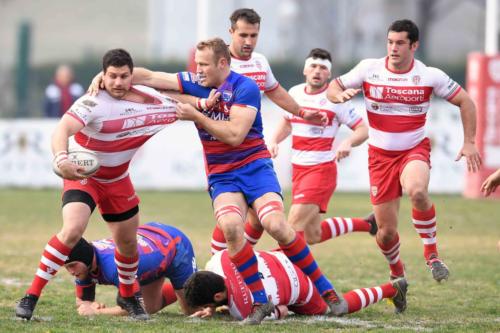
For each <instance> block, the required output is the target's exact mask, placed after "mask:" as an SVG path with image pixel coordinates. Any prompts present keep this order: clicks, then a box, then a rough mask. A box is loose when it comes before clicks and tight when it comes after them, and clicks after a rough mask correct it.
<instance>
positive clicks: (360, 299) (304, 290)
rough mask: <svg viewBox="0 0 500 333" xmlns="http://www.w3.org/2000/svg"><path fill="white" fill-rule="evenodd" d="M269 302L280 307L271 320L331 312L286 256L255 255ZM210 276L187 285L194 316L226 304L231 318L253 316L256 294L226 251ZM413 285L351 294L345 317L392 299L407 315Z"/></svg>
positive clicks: (217, 258) (399, 281) (210, 267)
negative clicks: (249, 287) (408, 299)
mask: <svg viewBox="0 0 500 333" xmlns="http://www.w3.org/2000/svg"><path fill="white" fill-rule="evenodd" d="M255 255H256V257H257V260H258V263H259V271H260V274H261V275H262V281H263V283H264V286H265V290H266V292H267V297H268V298H269V299H270V301H271V302H273V303H274V305H275V310H274V313H273V314H271V316H270V318H273V319H282V318H284V317H285V316H286V315H287V314H288V311H289V310H290V311H293V312H294V313H296V314H301V315H325V314H329V313H330V309H329V307H328V305H327V304H326V302H325V301H324V300H323V298H322V297H321V296H320V294H319V292H318V290H317V289H316V287H315V286H314V284H313V283H312V282H311V280H310V279H309V277H307V275H305V274H304V273H303V272H302V271H301V270H300V269H299V268H298V267H297V266H295V265H294V264H293V263H292V262H291V261H290V260H289V259H288V258H287V257H286V256H285V255H284V254H283V253H281V252H277V251H272V252H266V251H255ZM206 268H207V270H206V271H199V272H196V273H194V274H193V275H192V276H191V277H190V278H189V279H188V280H187V281H186V283H185V284H184V295H185V298H186V302H187V304H188V305H189V306H191V307H192V308H197V309H198V311H197V312H195V313H194V314H193V315H192V316H194V317H201V318H205V317H210V316H212V315H213V314H214V312H215V308H216V307H218V306H223V305H226V306H227V307H228V309H229V313H230V315H231V316H232V317H234V318H236V319H238V320H243V319H245V318H246V317H247V316H248V315H250V313H251V311H252V293H251V292H250V290H249V289H248V287H247V286H246V285H245V282H244V280H243V278H242V277H241V275H240V273H239V272H238V270H237V269H236V268H235V266H234V265H232V264H231V261H230V259H229V255H228V253H227V251H226V250H224V251H221V252H218V253H216V254H215V255H214V256H213V257H212V258H211V259H210V261H209V262H208V263H207V267H206ZM407 289H408V283H407V281H406V279H404V278H400V279H397V280H393V281H391V282H388V283H385V284H382V285H379V286H376V287H372V288H361V289H355V290H351V291H349V292H347V293H345V294H344V295H343V297H344V299H345V300H346V302H347V307H346V308H345V309H344V312H343V313H342V314H341V315H343V314H347V313H353V312H357V311H359V310H361V309H362V308H365V307H367V306H369V305H371V304H374V303H377V302H378V301H380V300H382V299H384V298H390V299H392V301H393V303H394V306H395V307H396V309H395V312H396V313H402V312H404V311H405V310H406V292H407Z"/></svg>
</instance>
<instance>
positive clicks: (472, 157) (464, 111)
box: [450, 89, 482, 172]
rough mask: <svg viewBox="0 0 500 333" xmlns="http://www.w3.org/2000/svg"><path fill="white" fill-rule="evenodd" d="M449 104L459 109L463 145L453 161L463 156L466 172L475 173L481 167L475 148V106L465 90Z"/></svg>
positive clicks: (479, 156) (479, 157)
mask: <svg viewBox="0 0 500 333" xmlns="http://www.w3.org/2000/svg"><path fill="white" fill-rule="evenodd" d="M450 103H452V104H454V105H456V106H458V107H459V108H460V116H461V118H462V125H463V129H464V144H463V146H462V148H461V149H460V151H459V152H458V155H457V158H456V159H455V161H458V160H460V159H461V158H462V156H465V158H466V160H467V170H469V172H476V171H478V170H479V168H480V167H481V164H482V161H481V155H479V151H478V150H477V147H476V106H475V105H474V102H473V101H472V99H471V98H470V96H469V94H468V93H467V92H466V91H465V90H463V89H462V90H460V92H459V93H458V94H457V95H456V96H455V97H453V98H452V99H451V100H450Z"/></svg>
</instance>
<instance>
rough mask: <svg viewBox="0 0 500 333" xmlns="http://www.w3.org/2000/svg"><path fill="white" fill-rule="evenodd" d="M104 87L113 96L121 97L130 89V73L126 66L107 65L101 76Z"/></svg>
mask: <svg viewBox="0 0 500 333" xmlns="http://www.w3.org/2000/svg"><path fill="white" fill-rule="evenodd" d="M102 80H103V82H104V88H105V89H106V91H107V92H108V94H110V95H111V96H113V97H114V98H117V99H121V98H123V97H124V96H125V94H126V93H127V92H128V90H129V89H130V86H131V84H132V73H131V71H130V68H129V67H128V66H122V67H114V66H109V67H108V68H106V72H104V76H103V77H102Z"/></svg>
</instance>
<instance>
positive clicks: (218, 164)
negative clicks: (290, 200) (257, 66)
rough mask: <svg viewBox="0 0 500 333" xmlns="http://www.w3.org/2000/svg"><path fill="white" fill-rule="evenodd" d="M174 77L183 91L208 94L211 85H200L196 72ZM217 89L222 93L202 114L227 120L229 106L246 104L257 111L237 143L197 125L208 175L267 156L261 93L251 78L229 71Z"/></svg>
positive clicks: (194, 94)
mask: <svg viewBox="0 0 500 333" xmlns="http://www.w3.org/2000/svg"><path fill="white" fill-rule="evenodd" d="M177 78H178V80H179V90H180V91H181V92H182V93H185V94H189V95H193V96H197V97H201V98H207V97H208V96H209V94H210V91H211V90H212V89H213V88H209V87H204V86H202V85H200V84H199V83H198V79H197V77H196V74H193V73H189V72H181V73H178V75H177ZM217 91H218V92H220V94H221V97H220V99H219V102H218V103H217V104H216V105H215V106H214V107H213V108H212V109H210V110H206V111H202V112H203V114H204V115H205V116H207V117H209V118H211V119H213V120H217V121H229V119H230V116H231V107H232V106H242V107H247V108H250V109H253V110H255V112H257V114H256V116H255V120H254V122H253V124H252V127H251V128H250V131H249V132H248V134H247V136H246V137H245V140H244V141H243V143H241V145H239V146H238V147H233V146H231V145H228V144H226V143H223V142H221V141H219V140H217V139H216V138H215V137H213V136H212V135H211V134H210V133H208V132H207V131H206V130H205V129H203V128H201V127H199V126H197V129H198V134H199V137H200V140H201V143H202V145H203V150H204V153H205V167H206V172H207V175H211V174H218V173H225V172H229V171H232V170H235V169H238V168H240V167H242V166H244V165H246V164H248V163H250V162H252V161H255V160H258V159H261V158H270V157H271V155H270V154H269V151H268V150H267V147H266V144H265V142H264V135H263V129H262V117H261V113H260V99H261V96H260V90H259V87H258V86H257V84H256V83H255V82H254V81H253V80H252V79H249V78H247V77H245V76H243V75H240V74H238V73H235V72H233V71H231V72H230V74H229V76H228V77H227V78H226V80H225V81H224V83H223V84H222V85H220V86H219V87H218V88H217ZM252 112H253V111H252Z"/></svg>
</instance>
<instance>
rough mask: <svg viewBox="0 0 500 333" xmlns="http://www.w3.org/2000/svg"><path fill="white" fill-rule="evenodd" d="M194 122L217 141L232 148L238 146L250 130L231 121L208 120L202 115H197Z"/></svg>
mask: <svg viewBox="0 0 500 333" xmlns="http://www.w3.org/2000/svg"><path fill="white" fill-rule="evenodd" d="M195 122H196V123H197V124H198V125H199V126H201V127H203V129H205V130H206V131H207V132H208V133H210V134H211V135H212V136H213V137H215V138H216V139H217V140H219V141H221V142H224V143H226V144H228V145H231V146H233V147H236V146H239V145H240V144H241V143H242V142H243V140H245V137H246V135H247V134H248V131H249V130H250V128H246V126H245V127H242V126H239V125H237V124H234V123H232V122H231V121H217V120H213V119H210V118H208V117H207V116H205V115H203V114H202V113H199V114H198V115H197V117H196V119H195Z"/></svg>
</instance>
